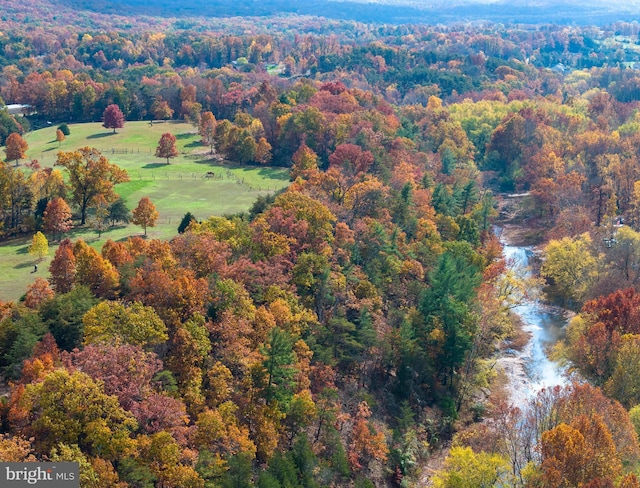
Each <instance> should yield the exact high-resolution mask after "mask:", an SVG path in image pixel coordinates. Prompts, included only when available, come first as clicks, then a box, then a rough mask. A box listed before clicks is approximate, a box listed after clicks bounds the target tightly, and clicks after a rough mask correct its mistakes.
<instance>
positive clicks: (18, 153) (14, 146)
mask: <svg viewBox="0 0 640 488" xmlns="http://www.w3.org/2000/svg"><path fill="white" fill-rule="evenodd" d="M27 149H29V145H28V144H27V141H25V140H24V139H23V138H22V136H21V135H20V134H18V133H17V132H13V133H12V134H9V137H7V140H6V141H5V148H4V152H5V154H6V155H7V161H15V162H16V166H18V161H20V160H21V159H22V158H25V157H26V152H27Z"/></svg>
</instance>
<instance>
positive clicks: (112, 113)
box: [102, 103, 124, 134]
mask: <svg viewBox="0 0 640 488" xmlns="http://www.w3.org/2000/svg"><path fill="white" fill-rule="evenodd" d="M102 122H103V123H102V126H103V127H105V128H107V129H113V133H114V134H115V133H116V129H121V128H122V127H124V114H123V113H122V110H120V107H118V105H117V104H115V103H112V104H111V105H109V106H108V107H107V108H105V109H104V112H103V114H102Z"/></svg>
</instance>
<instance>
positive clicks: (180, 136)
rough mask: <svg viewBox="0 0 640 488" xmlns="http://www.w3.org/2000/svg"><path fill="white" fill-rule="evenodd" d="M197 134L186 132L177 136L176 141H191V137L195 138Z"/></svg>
mask: <svg viewBox="0 0 640 488" xmlns="http://www.w3.org/2000/svg"><path fill="white" fill-rule="evenodd" d="M194 135H195V134H194V133H193V132H191V133H189V132H184V133H182V134H176V139H189V138H190V137H193V136H194Z"/></svg>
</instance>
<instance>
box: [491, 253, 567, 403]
mask: <svg viewBox="0 0 640 488" xmlns="http://www.w3.org/2000/svg"><path fill="white" fill-rule="evenodd" d="M504 254H505V257H506V258H507V260H508V262H509V263H510V265H511V266H512V267H514V268H515V269H517V270H518V274H520V275H521V276H527V275H530V274H531V271H530V265H531V261H532V258H533V257H534V256H533V252H532V250H531V248H529V247H522V246H509V245H505V246H504ZM536 295H537V294H536V293H531V296H532V297H535V296H536ZM513 312H514V313H515V314H516V315H518V316H519V317H520V319H521V320H522V324H523V329H524V331H526V332H528V333H529V334H530V335H531V338H530V340H529V342H528V343H527V345H526V346H525V347H524V348H523V349H522V350H521V351H517V350H510V349H507V350H506V351H504V352H503V353H502V355H501V358H500V359H499V360H498V362H499V364H500V365H501V366H502V368H503V369H504V371H505V373H506V375H507V377H508V379H509V389H510V391H511V398H512V400H511V402H512V404H514V405H516V406H521V405H523V404H524V403H525V402H526V401H527V400H528V399H529V398H531V397H532V396H533V395H535V394H536V393H537V392H538V391H540V390H541V389H542V388H547V387H550V386H555V385H564V384H565V383H566V382H567V380H566V378H565V377H564V375H563V372H564V371H563V368H562V367H561V366H560V365H559V364H558V363H556V362H554V361H552V360H550V359H549V357H548V351H549V350H550V349H551V348H552V347H553V346H554V345H555V344H556V343H557V342H558V340H561V339H563V338H564V326H565V325H566V324H567V321H568V314H567V313H566V312H565V311H564V310H562V309H558V308H554V307H549V306H548V305H545V304H544V303H542V302H540V301H539V300H537V299H535V298H525V299H524V300H523V302H522V303H521V304H520V305H518V306H517V307H515V308H514V309H513Z"/></svg>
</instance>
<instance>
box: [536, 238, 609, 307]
mask: <svg viewBox="0 0 640 488" xmlns="http://www.w3.org/2000/svg"><path fill="white" fill-rule="evenodd" d="M590 248H591V237H590V236H589V234H587V233H585V234H582V235H580V236H578V237H575V238H573V239H571V238H569V237H565V238H564V239H561V240H559V241H557V240H552V241H550V242H549V244H547V247H546V248H545V250H544V262H543V264H542V268H541V270H540V275H541V276H542V277H543V278H545V279H546V280H547V283H548V285H549V287H548V289H547V293H549V294H550V295H552V296H556V297H558V298H559V299H561V300H562V302H563V305H565V306H569V307H577V306H579V305H580V304H581V303H582V301H583V300H584V298H585V294H586V292H587V291H588V289H589V285H590V284H591V283H592V282H593V280H594V278H595V277H596V274H597V266H596V265H597V261H596V258H595V257H594V256H593V254H592V253H591V249H590Z"/></svg>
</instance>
